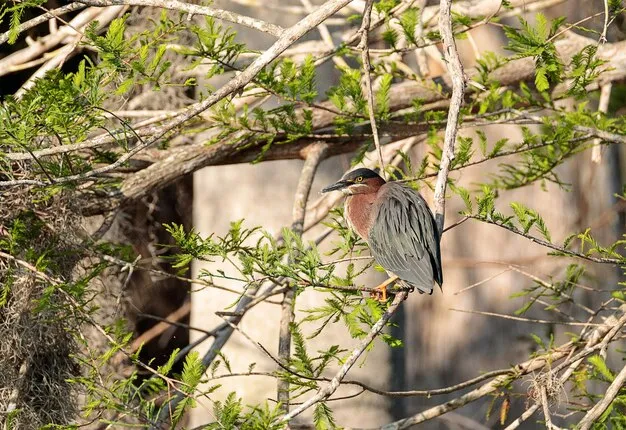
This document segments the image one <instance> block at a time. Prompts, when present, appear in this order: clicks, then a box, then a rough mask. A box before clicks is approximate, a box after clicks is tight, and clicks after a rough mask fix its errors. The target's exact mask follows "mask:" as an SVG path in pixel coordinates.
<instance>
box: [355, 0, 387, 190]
mask: <svg viewBox="0 0 626 430" xmlns="http://www.w3.org/2000/svg"><path fill="white" fill-rule="evenodd" d="M373 5H374V0H367V2H366V3H365V10H364V11H363V22H361V28H360V29H359V32H360V36H361V41H360V42H359V45H358V46H357V49H360V50H361V62H362V63H363V75H364V76H365V91H366V92H367V110H368V111H369V117H370V125H371V126H372V136H373V137H374V145H376V151H377V152H378V162H379V163H380V173H381V176H383V178H386V176H387V174H386V173H385V161H384V159H383V152H382V150H381V149H380V140H379V138H378V128H377V126H376V112H375V111H374V90H373V89H372V75H371V69H372V65H371V64H370V54H369V41H368V38H369V31H370V23H371V19H372V6H373Z"/></svg>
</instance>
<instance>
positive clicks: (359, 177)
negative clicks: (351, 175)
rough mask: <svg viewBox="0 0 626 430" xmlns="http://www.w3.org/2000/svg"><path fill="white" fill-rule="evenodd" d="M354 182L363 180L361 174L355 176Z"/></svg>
mask: <svg viewBox="0 0 626 430" xmlns="http://www.w3.org/2000/svg"><path fill="white" fill-rule="evenodd" d="M354 182H363V176H357V178H356V179H355V180H354Z"/></svg>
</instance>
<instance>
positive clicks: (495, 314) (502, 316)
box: [450, 308, 603, 327]
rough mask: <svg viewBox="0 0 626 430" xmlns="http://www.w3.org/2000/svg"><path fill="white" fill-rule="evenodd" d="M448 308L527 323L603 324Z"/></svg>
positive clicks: (597, 325)
mask: <svg viewBox="0 0 626 430" xmlns="http://www.w3.org/2000/svg"><path fill="white" fill-rule="evenodd" d="M450 310H451V311H454V312H464V313H467V314H476V315H485V316H490V317H498V318H504V319H508V320H514V321H523V322H527V323H536V324H558V325H570V326H582V327H587V326H596V327H599V326H602V325H603V324H601V323H586V322H573V321H549V320H540V319H536V318H524V317H516V316H513V315H506V314H499V313H495V312H484V311H475V310H468V309H455V308H450Z"/></svg>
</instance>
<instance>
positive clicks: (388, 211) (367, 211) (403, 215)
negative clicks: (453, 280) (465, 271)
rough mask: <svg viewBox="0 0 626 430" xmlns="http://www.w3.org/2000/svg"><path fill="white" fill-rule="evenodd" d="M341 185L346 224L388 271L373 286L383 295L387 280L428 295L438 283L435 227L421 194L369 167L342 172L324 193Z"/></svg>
mask: <svg viewBox="0 0 626 430" xmlns="http://www.w3.org/2000/svg"><path fill="white" fill-rule="evenodd" d="M334 190H341V191H342V192H343V193H344V194H346V195H347V196H348V197H347V199H346V203H345V208H344V217H345V219H346V221H347V222H348V225H349V226H350V228H351V229H352V230H354V231H355V232H356V233H357V234H358V235H359V236H361V238H362V239H363V240H365V241H366V242H367V244H368V245H369V247H370V251H371V253H372V257H374V259H375V260H376V262H378V264H380V265H381V266H382V267H383V268H384V269H385V270H386V271H387V273H389V275H390V276H391V277H390V278H389V279H388V280H387V281H386V282H384V283H383V284H381V285H379V286H378V287H376V290H380V300H383V301H384V300H386V298H387V295H386V292H387V285H389V284H391V283H392V282H397V283H398V284H400V286H402V287H403V288H408V289H410V290H413V289H414V288H417V290H418V291H419V292H420V293H428V294H432V292H433V284H434V282H437V284H439V286H440V287H441V284H442V283H443V275H442V273H441V252H440V249H439V239H440V238H439V232H438V230H437V224H436V222H435V217H434V216H433V213H432V212H431V211H430V209H429V208H428V205H427V204H426V201H425V200H424V198H423V197H422V196H421V195H420V194H419V193H418V192H417V191H415V190H414V189H412V188H411V187H409V186H408V185H405V184H403V183H400V182H385V180H384V179H383V178H381V177H380V176H379V175H378V174H377V173H376V172H374V171H372V170H370V169H362V168H361V169H356V170H353V171H351V172H348V173H346V174H345V175H344V176H343V177H342V178H341V179H340V180H339V181H338V182H336V183H334V184H332V185H329V186H328V187H326V188H324V189H323V190H322V192H323V193H327V192H329V191H334Z"/></svg>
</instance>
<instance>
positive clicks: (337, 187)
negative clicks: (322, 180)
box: [322, 181, 352, 193]
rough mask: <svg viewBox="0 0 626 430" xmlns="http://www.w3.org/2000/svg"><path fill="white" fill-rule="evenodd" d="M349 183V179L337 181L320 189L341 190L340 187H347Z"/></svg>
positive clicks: (325, 191)
mask: <svg viewBox="0 0 626 430" xmlns="http://www.w3.org/2000/svg"><path fill="white" fill-rule="evenodd" d="M350 185H352V183H351V182H349V181H338V182H335V183H334V184H332V185H329V186H327V187H326V188H324V189H322V192H323V193H327V192H329V191H335V190H341V189H342V188H346V187H349V186H350Z"/></svg>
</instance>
